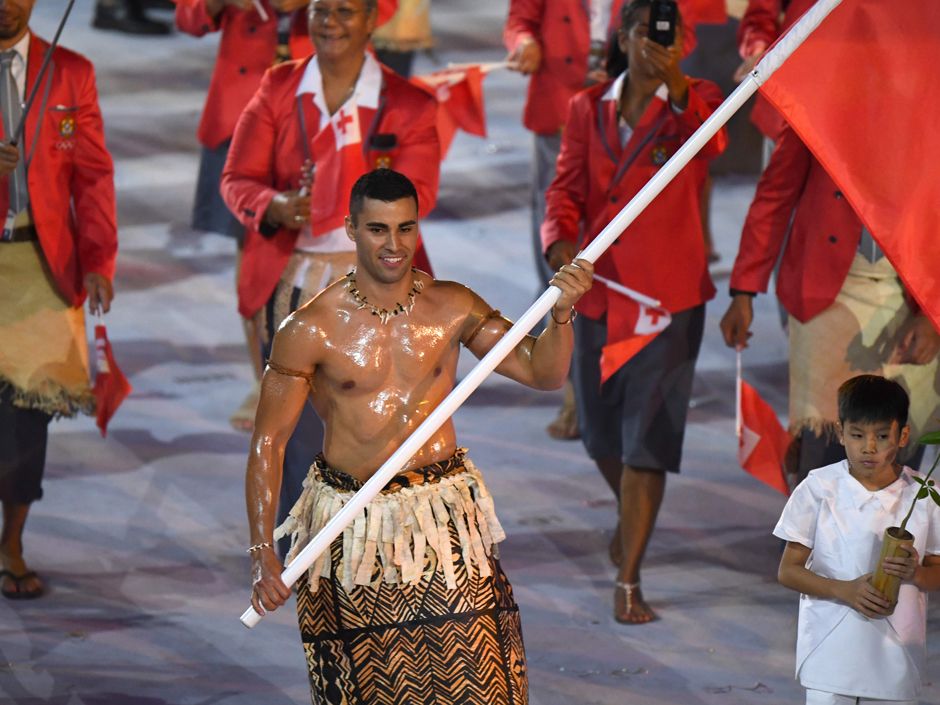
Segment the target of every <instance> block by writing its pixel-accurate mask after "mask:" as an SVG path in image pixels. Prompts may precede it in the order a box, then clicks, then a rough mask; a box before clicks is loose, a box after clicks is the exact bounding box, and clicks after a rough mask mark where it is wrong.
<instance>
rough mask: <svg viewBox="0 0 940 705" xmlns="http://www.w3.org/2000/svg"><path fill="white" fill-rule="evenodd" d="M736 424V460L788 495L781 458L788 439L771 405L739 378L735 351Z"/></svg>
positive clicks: (788, 435) (739, 368)
mask: <svg viewBox="0 0 940 705" xmlns="http://www.w3.org/2000/svg"><path fill="white" fill-rule="evenodd" d="M735 410H736V414H735V416H736V423H735V427H736V429H737V435H738V463H740V465H741V467H742V468H744V470H745V471H747V472H748V473H750V474H751V475H753V476H754V477H756V478H757V479H758V480H760V481H761V482H763V483H765V484H767V485H770V486H771V487H773V488H774V489H775V490H777V491H778V492H782V493H783V494H790V488H789V487H788V486H787V479H786V475H785V474H784V460H785V458H786V455H787V449H788V448H789V447H790V443H791V438H790V434H789V433H787V431H786V429H784V428H783V426H781V425H780V421H778V420H777V414H776V413H775V412H774V410H773V407H771V406H770V404H768V403H767V402H766V401H764V400H763V399H762V398H761V396H760V394H758V393H757V390H756V389H754V387H752V386H751V385H749V384H748V383H747V382H745V381H744V380H743V379H742V378H741V352H740V351H738V374H737V404H736V409H735Z"/></svg>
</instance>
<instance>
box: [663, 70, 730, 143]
mask: <svg viewBox="0 0 940 705" xmlns="http://www.w3.org/2000/svg"><path fill="white" fill-rule="evenodd" d="M723 100H724V96H723V95H722V94H721V89H720V88H718V86H717V85H715V84H714V83H712V82H711V81H702V80H697V79H690V80H689V104H688V105H687V106H685V110H683V111H682V112H681V113H677V114H676V122H677V123H678V125H679V136H680V137H681V138H682V142H683V143H685V141H686V140H687V139H689V137H691V136H692V133H693V132H695V131H696V130H697V129H698V128H700V127H701V126H702V123H703V122H705V121H706V120H707V119H708V118H709V117H710V116H711V114H712V113H713V112H715V109H716V108H717V107H718V106H719V105H721V103H722V101H723ZM727 146H728V132H727V131H726V130H725V129H724V128H722V129H720V130H718V132H717V133H716V134H715V136H714V137H712V138H711V139H710V140H709V141H708V142H707V143H706V145H705V146H704V147H702V149H701V151H700V152H699V153H698V158H701V159H714V158H715V157H717V156H718V155H719V154H721V153H722V152H724V151H725V148H726V147H727Z"/></svg>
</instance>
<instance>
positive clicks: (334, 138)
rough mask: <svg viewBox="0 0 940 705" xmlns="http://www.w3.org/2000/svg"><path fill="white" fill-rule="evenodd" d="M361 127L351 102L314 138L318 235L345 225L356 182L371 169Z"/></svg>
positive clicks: (313, 222)
mask: <svg viewBox="0 0 940 705" xmlns="http://www.w3.org/2000/svg"><path fill="white" fill-rule="evenodd" d="M359 128H360V122H359V108H358V106H357V105H356V104H355V102H354V101H350V102H349V103H347V104H346V105H344V106H343V107H342V108H340V109H339V110H337V111H336V112H335V113H334V114H333V115H331V116H330V122H329V126H326V125H324V127H323V129H322V130H320V132H318V133H317V136H316V137H314V139H313V147H312V151H313V154H314V155H315V157H314V158H315V169H314V174H315V177H314V180H313V186H312V188H311V192H310V229H311V232H312V233H313V234H314V235H315V236H316V235H323V234H324V233H328V232H330V231H332V230H335V229H337V228H341V227H343V222H344V220H345V217H346V212H347V210H348V205H349V193H350V191H352V187H353V184H355V183H356V179H358V178H359V177H360V176H362V175H363V174H364V173H366V172H367V171H368V167H367V165H366V158H365V154H364V153H363V151H362V132H361V130H360V129H359Z"/></svg>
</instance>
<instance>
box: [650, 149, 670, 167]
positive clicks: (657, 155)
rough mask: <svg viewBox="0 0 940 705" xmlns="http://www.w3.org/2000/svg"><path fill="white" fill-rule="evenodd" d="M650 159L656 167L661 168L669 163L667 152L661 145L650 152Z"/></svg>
mask: <svg viewBox="0 0 940 705" xmlns="http://www.w3.org/2000/svg"><path fill="white" fill-rule="evenodd" d="M650 158H651V159H652V161H653V164H655V165H656V166H662V165H663V164H665V163H666V162H667V161H669V150H668V149H666V148H665V147H664V146H663V145H661V144H658V145H656V146H655V147H653V149H652V151H651V152H650Z"/></svg>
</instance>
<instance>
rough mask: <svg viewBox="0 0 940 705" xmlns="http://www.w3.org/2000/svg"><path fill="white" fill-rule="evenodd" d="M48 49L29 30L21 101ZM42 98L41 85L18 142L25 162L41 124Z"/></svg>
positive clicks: (28, 159) (27, 95) (36, 76)
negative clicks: (23, 92) (27, 57)
mask: <svg viewBox="0 0 940 705" xmlns="http://www.w3.org/2000/svg"><path fill="white" fill-rule="evenodd" d="M48 49H49V45H48V44H47V43H46V42H44V41H43V40H42V39H40V38H39V37H37V36H36V35H35V34H34V33H32V32H30V35H29V60H28V61H27V63H26V95H23V96H20V99H21V100H22V101H23V103H25V102H26V100H27V98H29V94H30V93H31V92H32V91H33V88H34V86H35V85H36V79H37V78H38V77H39V69H40V67H41V66H42V62H43V59H45V58H46V51H48ZM53 70H54V69H53V67H52V66H50V67H49V69H48V71H49V72H51V71H53ZM50 78H51V76H50V73H47V74H46V78H45V79H44V80H50ZM42 98H43V96H42V87H40V89H39V92H38V93H37V94H36V100H35V101H34V102H33V106H32V108H31V109H30V111H29V113H27V115H26V127H25V129H24V131H23V139H22V140H21V142H20V154H21V155H22V156H23V158H24V159H25V160H26V161H27V163H28V162H29V161H30V160H31V159H32V154H31V153H29V150H30V149H31V147H32V146H33V144H34V142H35V139H36V131H37V130H38V129H40V126H41V125H42V115H41V113H42V112H43V111H44V108H45V106H44V105H43V102H44V101H43V99H42Z"/></svg>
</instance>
